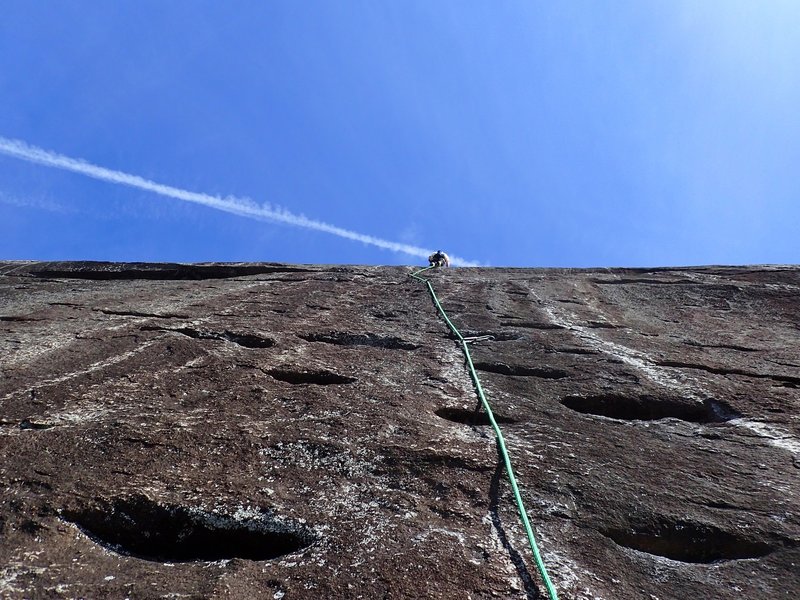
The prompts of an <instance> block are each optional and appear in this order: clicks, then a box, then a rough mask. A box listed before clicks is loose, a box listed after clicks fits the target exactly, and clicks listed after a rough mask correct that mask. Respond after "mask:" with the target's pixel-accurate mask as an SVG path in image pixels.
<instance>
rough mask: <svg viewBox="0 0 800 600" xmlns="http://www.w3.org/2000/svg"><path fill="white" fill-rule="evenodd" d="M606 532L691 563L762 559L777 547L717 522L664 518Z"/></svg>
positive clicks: (615, 538) (640, 547)
mask: <svg viewBox="0 0 800 600" xmlns="http://www.w3.org/2000/svg"><path fill="white" fill-rule="evenodd" d="M603 534H604V535H606V536H607V537H609V538H611V539H612V540H613V541H614V542H615V543H616V544H618V545H620V546H624V547H626V548H632V549H634V550H638V551H640V552H646V553H648V554H654V555H656V556H663V557H665V558H670V559H672V560H678V561H681V562H687V563H712V562H716V561H723V560H737V559H742V558H759V557H761V556H766V555H767V554H769V553H770V552H772V550H773V549H774V548H773V547H772V546H771V545H770V544H768V543H766V542H762V541H755V540H748V539H745V538H744V537H741V536H738V535H735V534H732V533H729V532H727V531H723V530H722V529H719V528H717V527H714V526H713V525H707V524H698V523H690V522H682V521H666V520H662V521H659V522H655V523H652V524H650V525H648V526H646V527H636V528H632V529H610V530H607V531H604V532H603Z"/></svg>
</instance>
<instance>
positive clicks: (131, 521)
mask: <svg viewBox="0 0 800 600" xmlns="http://www.w3.org/2000/svg"><path fill="white" fill-rule="evenodd" d="M62 514H63V517H64V518H65V519H66V520H68V521H70V522H72V523H74V524H75V525H77V526H78V528H79V529H80V530H81V531H83V532H84V533H85V534H86V535H87V536H88V537H89V538H90V539H92V540H93V541H95V542H96V543H98V544H100V545H102V546H103V547H105V548H107V549H109V550H112V551H114V552H117V553H119V554H123V555H128V556H134V557H137V558H142V559H144V560H150V561H156V562H191V561H215V560H224V559H232V558H244V559H248V560H270V559H273V558H277V557H279V556H284V555H286V554H291V553H293V552H298V551H299V550H302V549H304V548H307V547H308V546H310V545H311V544H313V543H314V542H315V541H316V537H315V535H314V533H313V532H312V531H311V530H310V529H309V528H308V527H305V526H303V525H302V524H300V523H297V522H294V521H288V520H285V519H279V518H276V517H275V516H274V515H273V514H272V513H270V512H261V511H252V510H248V511H247V514H246V516H240V515H238V514H234V515H226V514H218V513H209V512H205V511H201V510H198V509H193V508H187V507H183V506H169V505H164V506H162V505H160V504H157V503H155V502H153V501H151V500H149V499H147V498H144V497H134V498H125V499H117V500H115V501H114V502H113V503H110V504H101V505H99V506H96V507H93V508H89V509H81V510H74V511H64V512H63V513H62Z"/></svg>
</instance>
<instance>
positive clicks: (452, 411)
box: [435, 406, 517, 425]
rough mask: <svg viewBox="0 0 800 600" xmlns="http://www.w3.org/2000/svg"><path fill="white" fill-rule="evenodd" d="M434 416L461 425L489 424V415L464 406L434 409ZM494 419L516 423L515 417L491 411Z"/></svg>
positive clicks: (498, 421)
mask: <svg viewBox="0 0 800 600" xmlns="http://www.w3.org/2000/svg"><path fill="white" fill-rule="evenodd" d="M435 414H436V416H438V417H441V418H442V419H447V420H448V421H453V422H454V423H461V424H462V425H491V423H490V422H489V415H487V414H486V412H484V411H482V410H481V411H477V412H476V411H474V410H467V409H466V408H456V407H449V406H446V407H444V408H440V409H439V410H437V411H436V413H435ZM492 414H493V415H494V420H495V421H497V423H516V422H517V420H516V419H512V418H511V417H505V416H503V415H499V414H497V413H496V412H495V411H492Z"/></svg>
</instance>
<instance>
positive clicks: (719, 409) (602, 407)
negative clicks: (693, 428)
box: [561, 394, 742, 423]
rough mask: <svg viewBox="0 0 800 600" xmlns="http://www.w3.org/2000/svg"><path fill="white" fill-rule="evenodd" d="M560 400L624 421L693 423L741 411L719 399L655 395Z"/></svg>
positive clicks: (577, 408)
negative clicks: (700, 400) (693, 399)
mask: <svg viewBox="0 0 800 600" xmlns="http://www.w3.org/2000/svg"><path fill="white" fill-rule="evenodd" d="M561 404H563V405H564V406H566V407H567V408H571V409H572V410H574V411H577V412H579V413H583V414H589V415H599V416H603V417H610V418H612V419H621V420H625V421H655V420H658V419H664V418H667V417H673V418H676V419H681V420H683V421H690V422H693V423H723V422H725V421H730V420H731V419H738V418H739V417H741V416H742V415H741V414H740V413H738V412H736V411H735V410H733V409H732V408H731V407H730V406H728V404H726V403H725V402H722V401H719V400H710V399H709V400H705V401H704V402H703V403H702V404H701V403H699V402H694V401H692V400H686V399H682V398H671V397H659V396H647V395H642V396H627V395H624V394H597V395H592V396H566V397H565V398H563V399H562V400H561Z"/></svg>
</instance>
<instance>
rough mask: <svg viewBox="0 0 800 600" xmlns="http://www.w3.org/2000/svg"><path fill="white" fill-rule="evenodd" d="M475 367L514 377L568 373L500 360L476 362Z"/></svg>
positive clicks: (561, 376) (558, 376) (566, 374)
mask: <svg viewBox="0 0 800 600" xmlns="http://www.w3.org/2000/svg"><path fill="white" fill-rule="evenodd" d="M475 368H476V369H477V370H479V371H486V372H488V373H497V374H499V375H512V376H516V377H542V378H543V379H562V378H564V377H568V376H569V373H567V372H566V371H564V370H562V369H554V368H552V367H523V366H521V365H507V364H505V363H500V362H481V361H479V362H476V363H475Z"/></svg>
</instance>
